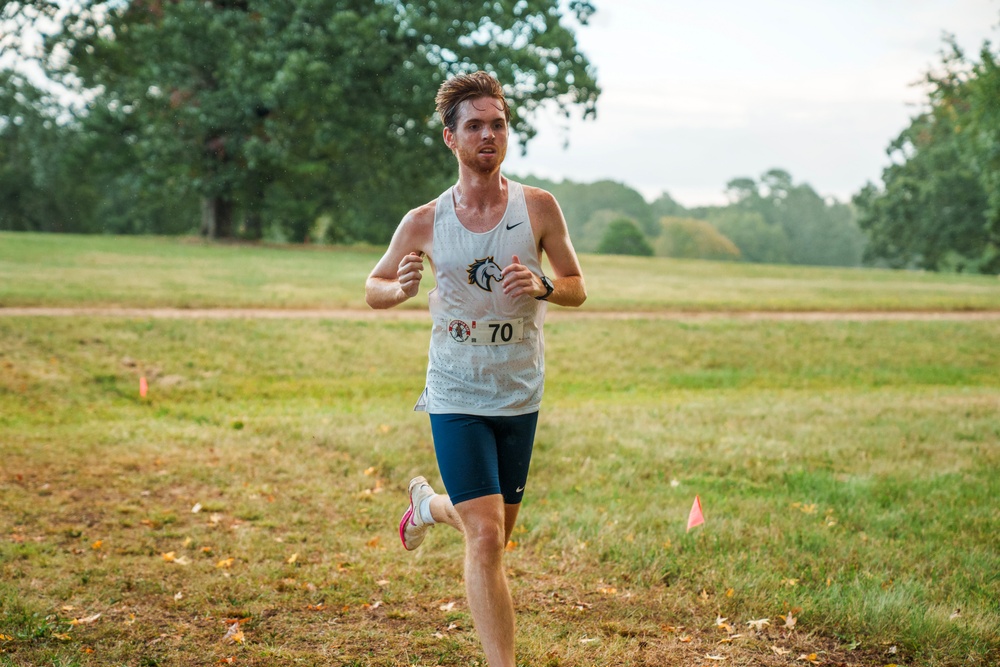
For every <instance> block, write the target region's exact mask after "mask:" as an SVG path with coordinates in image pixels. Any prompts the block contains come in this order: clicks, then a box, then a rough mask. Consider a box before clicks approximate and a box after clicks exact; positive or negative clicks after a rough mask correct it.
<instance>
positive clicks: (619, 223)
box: [597, 218, 653, 257]
mask: <svg viewBox="0 0 1000 667" xmlns="http://www.w3.org/2000/svg"><path fill="white" fill-rule="evenodd" d="M597 252H599V253H601V254H604V255H639V256H643V257H652V256H653V246H651V245H650V244H649V241H647V240H646V237H645V236H643V235H642V231H641V230H640V229H639V227H638V226H637V225H636V224H635V223H634V222H632V221H631V220H626V219H624V218H623V219H619V220H615V221H614V222H612V223H611V224H610V225H608V229H607V231H606V232H605V233H604V238H602V239H601V244H600V245H599V246H598V248H597Z"/></svg>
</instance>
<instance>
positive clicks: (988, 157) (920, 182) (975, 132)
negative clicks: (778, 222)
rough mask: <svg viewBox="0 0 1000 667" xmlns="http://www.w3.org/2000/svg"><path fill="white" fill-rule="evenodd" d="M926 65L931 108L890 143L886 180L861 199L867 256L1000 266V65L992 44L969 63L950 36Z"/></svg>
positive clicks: (922, 263)
mask: <svg viewBox="0 0 1000 667" xmlns="http://www.w3.org/2000/svg"><path fill="white" fill-rule="evenodd" d="M949 44H950V50H949V51H946V52H945V53H944V54H943V71H942V72H941V73H938V74H935V73H929V74H928V75H927V76H926V83H927V85H928V91H929V96H928V102H927V108H926V109H924V110H923V111H922V112H921V113H919V114H918V115H917V116H915V117H914V118H913V119H912V120H911V122H910V125H909V127H907V128H906V129H905V130H903V132H901V133H900V135H899V136H898V137H897V138H896V139H895V140H894V141H893V142H892V143H891V144H890V145H889V148H888V149H887V151H886V152H887V153H888V155H889V156H890V158H891V164H890V165H889V166H888V167H886V168H885V169H884V170H883V172H882V182H883V186H882V187H878V186H876V185H874V184H871V183H869V184H867V185H866V186H865V187H864V188H863V189H862V190H861V191H860V192H859V193H858V194H857V195H855V198H854V203H855V205H856V206H857V207H858V210H859V211H860V215H859V224H860V225H861V227H862V228H863V229H865V230H866V231H867V232H868V234H869V238H870V245H869V247H868V250H867V252H866V259H867V261H870V262H885V263H887V264H888V265H889V266H893V267H906V266H916V267H920V268H923V269H928V270H960V271H963V270H964V271H974V272H984V273H997V272H1000V194H997V189H998V187H1000V158H997V154H998V149H997V148H998V146H1000V129H998V127H997V125H996V123H997V122H998V121H1000V114H998V113H997V112H996V100H997V99H998V97H997V94H998V92H1000V72H998V69H997V65H996V62H995V60H994V58H993V56H992V55H991V54H990V52H989V49H988V46H986V47H984V48H983V51H982V57H983V60H982V62H980V63H970V62H969V61H968V60H967V59H966V57H965V56H964V54H963V53H962V51H961V50H960V49H959V48H958V47H957V45H955V44H954V41H953V40H952V41H950V42H949Z"/></svg>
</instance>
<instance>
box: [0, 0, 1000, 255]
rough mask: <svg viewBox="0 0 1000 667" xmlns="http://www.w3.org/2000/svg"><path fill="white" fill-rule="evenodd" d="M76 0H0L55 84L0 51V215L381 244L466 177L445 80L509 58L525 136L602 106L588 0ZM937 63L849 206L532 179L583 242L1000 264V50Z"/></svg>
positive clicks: (17, 224)
mask: <svg viewBox="0 0 1000 667" xmlns="http://www.w3.org/2000/svg"><path fill="white" fill-rule="evenodd" d="M66 4H67V3H59V2H52V1H51V0H25V1H22V2H8V3H5V4H4V5H3V7H2V8H0V26H2V30H0V49H3V50H4V51H17V52H19V53H20V55H21V59H22V60H23V59H25V58H27V59H31V60H33V61H34V62H36V63H37V64H38V65H39V66H40V68H41V70H42V71H44V73H45V76H46V80H47V81H48V82H51V83H50V84H46V85H43V84H41V83H39V82H37V81H32V80H29V78H28V77H26V76H25V75H24V74H23V70H19V69H16V68H14V67H11V66H9V65H8V67H7V68H6V69H3V70H0V230H38V231H57V232H58V231H63V232H83V233H137V234H144V233H151V234H188V233H201V234H203V235H205V236H208V237H211V238H244V239H251V240H256V239H262V238H266V239H272V240H279V241H292V242H303V241H322V242H330V243H355V242H368V243H377V244H381V243H385V242H386V241H387V240H388V238H389V236H390V235H391V233H392V230H393V229H394V228H395V225H396V224H397V222H398V220H399V219H400V217H401V216H402V214H403V213H404V212H405V211H406V209H407V208H408V207H410V206H412V205H413V203H414V202H417V201H426V200H430V199H431V198H433V197H434V196H435V195H436V194H437V193H438V192H440V191H441V190H442V189H444V188H445V187H447V186H448V185H449V184H450V183H451V181H452V180H453V178H454V163H453V157H452V156H451V155H450V153H448V152H447V151H446V150H442V148H441V145H440V143H441V142H440V132H441V126H440V120H439V119H437V118H436V117H435V116H434V114H433V113H432V110H433V106H434V102H433V99H434V94H435V92H436V90H437V87H438V86H439V85H440V82H441V81H443V80H444V79H445V78H447V77H448V76H451V75H453V74H455V73H459V72H464V71H471V70H475V69H486V70H488V71H492V72H494V73H495V74H496V75H497V76H498V78H499V79H500V80H501V81H503V82H506V83H507V84H508V87H507V90H508V94H509V96H510V99H511V101H512V106H513V108H514V110H515V116H514V118H513V120H512V129H513V131H514V132H515V133H517V134H518V135H519V137H520V138H521V140H522V143H525V144H529V143H530V140H531V138H532V137H533V136H534V134H535V132H536V129H535V126H534V119H535V112H536V111H537V110H538V108H539V107H540V106H541V105H545V104H548V105H554V106H555V107H556V108H557V109H559V110H560V111H561V112H562V113H563V114H567V115H568V114H570V113H582V114H583V115H584V116H585V117H588V116H592V115H593V114H595V112H596V103H597V100H598V98H599V95H600V87H599V85H598V83H597V78H596V73H595V70H594V67H593V66H592V65H591V63H590V62H589V61H588V59H587V58H586V56H585V55H584V54H582V53H581V52H580V51H579V49H578V48H577V44H576V38H575V34H574V26H577V25H585V24H586V22H587V20H588V19H589V17H590V16H591V15H592V13H593V11H594V7H593V5H592V3H590V2H584V1H579V0H574V1H572V2H568V3H567V2H560V1H559V0H481V1H477V2H459V1H458V0H429V1H428V2H422V3H407V2H403V1H402V0H385V1H381V2H374V3H373V2H370V0H369V1H366V2H362V1H360V0H295V1H294V2H289V3H268V2H265V1H264V0H209V1H205V0H131V1H130V2H122V1H121V0H104V1H99V0H81V1H80V2H76V3H72V5H71V6H70V7H66V6H64V5H66ZM33 34H42V35H43V36H44V40H43V42H42V44H41V47H40V48H38V49H35V50H32V49H31V44H30V40H29V39H28V36H29V35H33ZM924 83H925V84H926V87H927V88H926V89H927V91H928V98H927V101H926V104H925V106H924V108H923V109H922V110H921V111H920V112H919V113H918V114H916V115H915V117H914V118H913V119H912V121H911V123H910V126H909V127H907V128H906V129H905V130H904V131H903V132H902V133H901V134H900V136H899V137H897V138H896V139H895V140H894V141H892V142H891V143H890V145H889V147H888V149H887V153H888V155H889V156H890V158H891V162H890V165H889V166H888V167H887V168H886V169H885V171H884V172H883V175H882V182H881V183H878V184H873V183H869V184H867V185H866V186H865V187H864V188H863V189H862V190H861V191H860V192H859V193H857V194H856V195H855V196H854V197H853V198H852V201H850V202H846V203H842V202H837V201H834V200H830V199H827V198H824V197H822V196H820V195H819V194H818V193H817V192H816V191H815V190H814V189H813V188H812V187H811V186H810V185H808V184H806V183H797V182H795V181H794V180H793V178H792V176H791V175H790V174H789V173H788V172H786V171H784V170H782V169H777V168H776V169H771V170H769V171H767V172H765V173H764V174H761V175H759V176H757V177H746V176H743V177H739V178H734V179H733V180H732V181H730V182H729V183H728V184H727V189H726V194H727V196H728V200H729V203H728V204H727V205H725V206H714V207H699V208H692V209H687V208H685V207H683V206H681V205H680V204H678V203H677V202H676V201H674V200H673V199H671V198H670V196H669V195H668V194H664V195H663V196H661V197H660V198H659V199H657V200H656V201H653V202H647V201H646V200H645V199H644V198H643V197H642V196H641V195H640V194H639V193H638V192H636V191H635V190H632V189H631V188H629V187H628V186H626V185H624V184H621V183H615V182H612V181H600V182H596V183H586V184H583V183H573V182H570V181H563V182H552V181H546V180H543V179H538V178H533V177H532V176H530V175H522V178H521V180H524V181H525V182H528V183H530V184H535V185H539V186H541V187H545V188H547V189H549V190H550V191H552V192H553V194H555V195H556V197H557V198H558V199H559V201H560V203H561V204H562V206H563V209H564V213H565V214H566V218H567V221H568V223H569V225H570V228H571V232H572V234H573V237H574V241H575V243H576V244H577V246H578V249H579V250H581V251H584V252H606V253H627V254H644V255H654V254H655V255H661V256H669V257H690V258H707V259H718V260H740V261H751V262H769V263H789V264H818V265H838V266H856V265H860V264H869V265H877V266H889V267H905V268H922V269H928V270H952V271H972V272H984V273H997V272H1000V157H998V156H1000V151H998V150H997V146H1000V71H998V66H997V58H996V56H995V55H994V54H993V53H992V51H991V50H990V45H989V43H987V44H984V45H983V48H982V49H981V51H980V53H979V58H978V59H975V58H970V57H967V56H966V55H965V54H964V53H962V52H961V51H960V50H959V49H958V47H957V46H956V45H955V44H954V41H953V40H952V41H949V42H948V43H947V49H946V50H945V52H944V53H943V54H942V62H941V64H940V67H939V68H938V69H937V70H935V71H933V72H930V73H928V74H927V75H926V77H925V81H924ZM67 98H68V99H70V100H71V101H70V102H67Z"/></svg>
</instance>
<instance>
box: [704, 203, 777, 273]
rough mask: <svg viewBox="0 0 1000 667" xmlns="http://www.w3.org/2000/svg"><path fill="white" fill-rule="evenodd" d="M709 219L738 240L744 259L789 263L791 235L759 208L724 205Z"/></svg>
mask: <svg viewBox="0 0 1000 667" xmlns="http://www.w3.org/2000/svg"><path fill="white" fill-rule="evenodd" d="M708 222H709V223H711V224H712V226H713V227H715V228H716V229H718V230H719V233H721V234H722V235H723V236H725V237H726V238H727V239H730V240H732V242H733V243H734V244H736V247H737V248H739V254H740V257H742V258H743V259H744V260H746V261H748V262H758V263H763V264H786V263H788V260H789V252H788V237H787V236H786V235H785V232H784V230H783V229H782V228H781V227H780V226H778V225H773V224H768V222H767V220H765V219H764V216H763V215H761V214H760V213H759V212H757V211H748V210H741V209H739V208H735V207H726V208H720V209H717V210H716V211H713V212H712V213H711V214H710V215H709V217H708Z"/></svg>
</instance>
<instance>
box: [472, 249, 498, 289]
mask: <svg viewBox="0 0 1000 667" xmlns="http://www.w3.org/2000/svg"><path fill="white" fill-rule="evenodd" d="M501 278H502V276H501V271H500V266H499V265H498V264H497V263H496V262H494V261H493V258H492V257H487V258H486V259H477V260H476V261H474V262H473V263H472V264H469V284H470V285H478V286H479V288H480V289H484V290H486V291H487V292H492V291H493V286H492V284H491V283H490V281H491V280H501Z"/></svg>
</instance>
